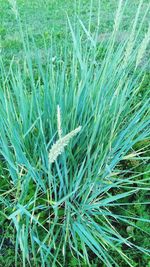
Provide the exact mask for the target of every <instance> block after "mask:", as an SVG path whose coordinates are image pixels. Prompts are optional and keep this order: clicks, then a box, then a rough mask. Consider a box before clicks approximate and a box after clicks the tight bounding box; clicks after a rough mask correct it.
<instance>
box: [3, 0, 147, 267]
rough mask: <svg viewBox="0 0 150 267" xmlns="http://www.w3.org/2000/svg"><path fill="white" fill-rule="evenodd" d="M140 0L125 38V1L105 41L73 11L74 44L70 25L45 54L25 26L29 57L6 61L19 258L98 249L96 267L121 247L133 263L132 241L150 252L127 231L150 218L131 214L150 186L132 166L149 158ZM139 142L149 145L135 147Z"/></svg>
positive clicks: (10, 196) (81, 261)
mask: <svg viewBox="0 0 150 267" xmlns="http://www.w3.org/2000/svg"><path fill="white" fill-rule="evenodd" d="M141 5H142V1H141V3H140V5H139V8H138V10H137V15H136V17H135V21H134V23H133V27H132V31H131V34H129V36H128V37H127V38H126V40H125V41H124V42H121V43H118V42H117V43H116V38H117V34H118V32H119V27H120V23H121V18H122V13H123V10H124V6H123V1H120V4H119V6H118V10H117V13H116V18H115V22H114V30H113V32H112V34H111V35H110V38H108V40H106V41H104V42H103V41H102V42H101V41H100V43H99V42H98V40H99V29H98V30H96V31H95V32H94V33H91V32H90V27H89V29H87V28H86V26H85V25H84V23H83V22H82V21H81V20H80V19H79V18H77V19H76V21H75V25H74V24H73V23H71V22H70V20H69V19H68V25H69V28H70V33H71V36H72V43H71V44H70V43H68V39H67V38H68V35H67V34H68V33H66V38H65V39H64V40H63V44H62V47H61V48H60V47H57V43H56V42H55V39H53V38H52V40H51V44H50V47H49V52H47V50H46V47H45V51H46V52H45V54H46V58H45V59H44V61H43V58H42V56H41V54H40V53H39V52H38V50H37V48H36V46H35V47H34V50H33V46H34V40H33V43H32V50H31V48H30V44H29V39H30V36H29V35H27V34H24V33H23V31H22V27H21V24H20V30H21V34H22V41H23V47H24V54H23V58H22V60H21V61H20V62H17V63H16V62H15V61H14V60H13V59H12V62H11V64H10V66H9V68H7V66H5V63H4V61H3V59H1V64H0V71H1V79H0V87H1V89H0V114H1V116H0V128H1V133H0V153H1V160H2V161H3V164H4V168H5V171H6V174H5V175H6V177H7V182H6V184H5V185H4V190H2V191H1V195H0V205H1V207H2V208H3V211H2V212H1V213H2V216H3V218H4V221H8V222H10V225H11V227H12V226H13V229H14V236H15V242H14V243H13V242H12V243H13V246H15V266H92V262H93V258H94V257H95V256H96V258H97V259H96V261H95V262H97V264H98V265H97V266H100V265H101V266H107V267H109V266H120V265H119V261H118V262H117V260H115V258H114V254H115V255H116V254H117V253H118V258H119V257H120V258H121V260H123V262H124V264H126V265H124V266H133V265H132V262H131V260H130V259H129V258H128V257H127V255H126V249H131V250H134V251H139V253H145V254H147V255H150V249H148V248H147V247H143V246H141V245H140V244H138V243H136V242H134V240H132V238H130V237H129V235H128V234H129V233H131V231H132V229H133V228H134V229H136V230H138V231H143V229H142V228H141V226H140V224H139V225H137V224H136V222H137V221H138V222H143V223H144V222H145V223H149V222H150V220H149V219H148V218H143V217H142V218H140V217H138V216H136V215H134V216H133V215H132V214H131V215H130V214H129V213H128V214H125V213H123V212H122V211H123V209H125V208H126V207H129V206H130V205H133V206H134V205H136V204H137V203H134V196H135V195H136V194H141V192H147V191H148V190H149V187H148V178H147V176H146V178H145V175H147V173H148V172H149V171H148V170H145V171H144V175H143V172H141V171H140V172H138V171H136V167H135V168H134V167H133V166H132V167H126V166H127V165H126V162H128V160H130V159H132V160H133V161H134V162H138V165H140V164H141V165H142V162H144V163H145V162H147V159H148V157H147V156H144V155H143V153H144V151H145V150H146V148H147V141H148V138H149V134H150V128H149V125H150V119H149V97H148V93H149V92H148V91H147V92H144V93H143V92H142V94H143V97H142V98H141V97H140V94H141V84H142V83H143V79H144V73H145V69H146V64H148V60H146V62H145V64H144V65H143V64H142V59H143V57H144V55H145V52H146V49H147V45H148V39H149V30H148V33H147V34H146V35H145V37H143V38H144V39H143V40H144V41H143V40H140V38H138V37H139V34H140V28H142V23H143V21H142V22H141V24H140V25H139V26H138V29H137V23H138V18H139V14H140V8H141ZM16 16H17V17H18V16H19V14H18V13H16ZM18 19H19V18H18ZM19 21H20V20H19ZM19 23H20V22H19ZM67 32H68V31H67ZM139 40H140V41H139ZM146 44H147V45H146ZM102 47H103V50H102V49H101V48H102ZM58 106H59V107H60V108H57V107H58ZM60 110H61V116H60ZM60 118H61V120H60ZM78 125H82V128H81V127H78ZM77 127H78V128H77ZM62 129H63V131H62ZM74 129H75V130H74ZM77 133H78V134H77ZM72 137H73V138H72ZM140 141H142V142H144V144H145V145H144V146H143V150H142V151H141V150H140V149H139V150H138V149H135V146H136V145H137V144H138V143H139V142H140ZM64 147H65V150H64ZM7 183H9V186H8V185H7ZM129 199H131V200H132V199H133V201H131V202H130V201H129ZM142 204H143V203H142ZM142 204H141V205H142ZM121 226H122V227H125V228H127V227H128V228H127V232H126V234H124V233H123V234H122V233H121V230H120V228H121ZM147 234H148V233H147ZM4 238H5V237H4ZM1 245H3V242H2V244H1ZM124 248H126V249H124ZM20 255H21V256H20ZM20 257H22V259H20ZM20 262H22V263H21V264H22V265H19V263H20ZM103 264H104V265H103ZM93 266H94V265H93ZM122 266H123V265H122Z"/></svg>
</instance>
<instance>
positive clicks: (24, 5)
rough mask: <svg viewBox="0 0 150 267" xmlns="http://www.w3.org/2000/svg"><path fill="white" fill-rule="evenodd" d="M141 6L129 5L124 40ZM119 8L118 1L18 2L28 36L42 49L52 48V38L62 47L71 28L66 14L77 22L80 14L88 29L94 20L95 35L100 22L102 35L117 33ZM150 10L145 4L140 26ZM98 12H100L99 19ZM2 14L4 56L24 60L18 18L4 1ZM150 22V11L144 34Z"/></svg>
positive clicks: (0, 39)
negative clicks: (75, 17) (113, 30)
mask: <svg viewBox="0 0 150 267" xmlns="http://www.w3.org/2000/svg"><path fill="white" fill-rule="evenodd" d="M91 3H92V4H91ZM138 4H139V0H133V1H130V5H127V7H126V8H125V11H124V16H123V20H122V23H121V27H120V35H121V36H122V37H123V36H124V33H125V32H130V31H131V29H132V22H133V20H134V18H135V10H136V8H137V7H138ZM91 5H92V10H91ZM117 5H118V1H117V0H112V1H107V0H102V1H100V5H99V0H94V1H91V0H83V1H79V0H77V1H72V0H67V1H62V0H45V1H36V0H33V1H29V0H27V1H23V0H18V1H17V8H18V10H19V13H20V16H21V20H22V24H23V27H24V28H26V29H27V31H28V33H31V34H32V35H33V36H34V39H35V40H36V44H37V46H38V47H39V48H41V49H42V47H43V45H44V44H43V43H44V41H46V43H47V45H48V44H49V42H50V36H51V34H53V35H54V36H55V37H56V38H57V40H58V41H59V42H60V45H61V42H62V39H63V38H64V35H65V30H66V27H67V26H66V25H67V17H66V14H67V15H68V16H69V17H70V18H73V16H74V14H75V12H77V13H78V15H79V16H80V18H81V19H82V20H83V22H84V23H85V25H88V23H89V20H90V16H91V32H93V31H94V30H95V27H96V25H97V21H98V20H99V32H100V34H103V33H106V32H107V33H110V32H111V31H112V29H113V22H114V17H115V13H116V8H117ZM129 6H130V7H129ZM148 6H149V1H148V0H144V1H143V5H142V8H141V12H140V17H139V22H140V21H141V20H142V18H143V15H144V13H145V11H146V9H147V8H148ZM98 9H100V15H99V16H98ZM91 13H92V14H91ZM0 14H1V16H0V48H1V54H2V55H4V56H6V57H12V56H14V55H15V56H16V57H19V56H20V57H21V51H22V41H21V38H20V32H19V29H18V23H17V21H16V20H15V14H14V11H13V9H12V8H11V4H10V3H9V1H6V0H0ZM149 18H150V11H148V13H147V15H146V18H145V23H144V24H143V31H141V33H142V32H143V34H144V33H145V32H146V30H147V27H148V22H149ZM43 38H44V41H43ZM104 38H105V35H104ZM106 38H107V37H106Z"/></svg>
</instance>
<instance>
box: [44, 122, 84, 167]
mask: <svg viewBox="0 0 150 267" xmlns="http://www.w3.org/2000/svg"><path fill="white" fill-rule="evenodd" d="M80 130H81V126H79V127H78V128H76V129H75V130H73V131H71V132H70V133H68V134H67V135H65V136H64V137H63V138H61V139H59V140H58V141H57V142H56V143H55V144H54V145H53V146H52V148H51V149H50V152H49V163H53V162H54V161H55V160H56V159H57V157H58V156H59V155H60V154H62V152H63V151H64V148H65V146H67V145H68V143H69V141H70V140H71V139H72V138H73V137H74V136H75V135H76V134H77V133H78V132H79V131H80Z"/></svg>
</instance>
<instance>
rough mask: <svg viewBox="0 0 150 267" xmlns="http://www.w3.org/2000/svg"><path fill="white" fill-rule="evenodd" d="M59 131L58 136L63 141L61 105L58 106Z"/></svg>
mask: <svg viewBox="0 0 150 267" xmlns="http://www.w3.org/2000/svg"><path fill="white" fill-rule="evenodd" d="M57 130H58V136H59V138H60V139H61V138H62V128H61V111H60V107H59V105H58V106H57Z"/></svg>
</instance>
